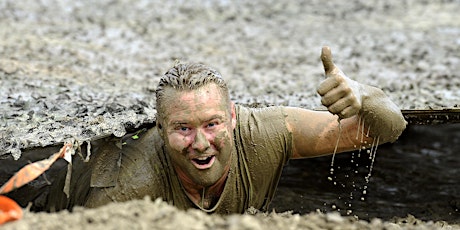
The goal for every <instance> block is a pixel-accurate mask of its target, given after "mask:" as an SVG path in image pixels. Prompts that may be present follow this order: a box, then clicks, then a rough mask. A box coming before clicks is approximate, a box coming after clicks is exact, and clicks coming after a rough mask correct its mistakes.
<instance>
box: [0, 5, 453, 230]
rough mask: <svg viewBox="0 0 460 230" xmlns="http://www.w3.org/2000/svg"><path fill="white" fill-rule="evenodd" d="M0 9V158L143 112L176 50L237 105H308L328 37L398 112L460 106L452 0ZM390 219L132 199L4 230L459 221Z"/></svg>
mask: <svg viewBox="0 0 460 230" xmlns="http://www.w3.org/2000/svg"><path fill="white" fill-rule="evenodd" d="M0 9H1V10H0V119H1V123H0V156H1V155H2V154H13V156H15V157H20V155H21V149H24V148H28V147H36V146H47V145H50V144H55V143H61V142H63V141H64V140H67V139H71V138H72V139H77V140H80V141H84V140H89V139H92V138H95V137H99V136H104V135H110V134H114V135H116V136H122V135H123V134H125V133H126V130H129V129H132V128H136V127H138V126H140V125H142V124H145V123H152V122H154V115H155V112H156V110H155V102H154V94H153V91H154V90H155V87H156V83H157V82H158V79H159V76H160V75H161V74H162V73H164V72H165V71H166V70H167V69H168V68H169V67H170V66H172V65H173V64H174V62H175V61H176V60H180V61H183V62H185V61H196V62H202V63H206V64H209V65H211V66H213V67H215V68H216V69H218V70H219V71H220V72H221V73H222V74H223V76H224V78H225V79H226V80H227V81H228V83H229V87H230V89H231V94H232V96H233V98H232V99H233V100H234V101H236V102H237V103H240V104H252V103H260V104H262V105H290V106H300V107H304V108H311V109H321V106H320V102H319V97H318V96H317V95H316V93H315V88H316V86H317V85H318V83H319V82H320V81H321V79H322V78H323V70H322V65H321V62H320V60H319V53H320V50H321V46H323V45H329V46H331V48H332V52H333V55H334V57H335V61H336V64H338V65H339V66H340V67H342V69H343V71H344V72H345V73H347V74H348V75H349V76H350V77H351V78H353V79H355V80H358V81H360V82H362V83H367V84H371V85H375V86H378V87H380V88H382V89H383V90H384V91H385V92H386V93H387V94H388V95H389V96H390V97H391V98H392V99H393V100H394V101H395V102H396V103H397V104H398V105H399V106H400V107H401V108H402V109H430V108H435V109H439V108H458V107H459V106H460V105H459V104H460V90H459V89H460V76H459V73H460V39H459V38H460V16H459V14H458V12H459V11H460V1H458V0H450V1H449V0H444V1H436V2H435V1H433V2H431V1H416V0H405V1H399V0H390V1H384V0H381V1H378V0H376V1H364V0H353V1H339V0H333V1H320V0H311V1H263V0H256V1H254V0H252V1H226V0H207V1H198V0H192V1H181V0H174V1H147V0H141V1H128V0H120V1H97V2H93V1H64V0H62V1H58V0H43V1H34V0H25V1H13V0H6V1H2V2H1V3H0ZM457 192H458V191H457ZM146 210H148V211H146ZM400 217H402V218H403V219H402V220H401V221H397V220H395V221H387V220H385V221H383V220H380V219H374V220H371V221H362V220H361V221H358V220H356V219H354V218H351V217H350V218H349V217H343V216H340V215H336V214H334V213H329V214H318V213H311V214H305V215H297V214H295V215H292V214H289V213H283V214H266V213H258V214H249V215H234V216H208V215H204V214H201V213H199V212H195V211H190V212H181V211H178V210H176V209H174V208H173V207H170V206H167V205H166V204H163V203H161V202H155V203H151V202H148V201H133V202H128V203H125V204H111V205H109V206H107V207H102V208H99V209H96V210H85V209H78V210H76V211H75V212H74V213H67V212H62V213H57V214H46V213H26V216H25V217H24V219H23V220H21V221H18V222H16V223H13V224H11V225H7V226H5V228H9V227H10V228H11V229H15V228H17V229H20V228H34V229H35V228H36V227H37V226H43V227H42V228H46V229H48V228H62V226H65V227H66V228H75V229H78V228H90V227H91V228H92V227H96V228H97V227H99V228H120V227H121V226H130V227H132V228H141V229H142V228H152V226H155V227H157V228H160V229H161V228H162V229H172V228H176V227H181V226H187V227H189V228H192V229H208V228H216V229H245V228H248V229H249V228H251V229H252V228H254V229H257V228H265V229H275V228H276V229H278V228H279V226H283V228H286V229H296V228H307V229H308V228H312V229H314V228H333V226H340V227H344V228H350V229H352V228H354V229H361V228H369V229H370V228H372V229H378V228H382V229H383V228H409V229H410V228H422V229H423V228H427V229H429V228H432V227H438V228H440V227H442V226H444V228H455V227H457V228H458V226H455V225H449V223H443V222H439V221H436V222H430V221H420V220H418V219H416V218H413V217H410V216H409V217H406V216H400Z"/></svg>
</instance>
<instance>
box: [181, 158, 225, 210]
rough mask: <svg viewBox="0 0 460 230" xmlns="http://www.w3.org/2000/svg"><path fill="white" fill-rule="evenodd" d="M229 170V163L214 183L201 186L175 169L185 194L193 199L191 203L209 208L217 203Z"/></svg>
mask: <svg viewBox="0 0 460 230" xmlns="http://www.w3.org/2000/svg"><path fill="white" fill-rule="evenodd" d="M229 171H230V165H229V166H228V167H227V168H226V169H225V173H224V175H223V176H222V177H221V178H220V179H219V180H218V181H217V182H216V183H215V184H213V185H211V186H209V187H203V186H201V185H197V184H195V183H193V182H192V181H191V180H190V179H186V178H184V176H183V175H182V176H181V175H180V174H181V173H180V172H179V171H178V170H176V172H177V173H178V177H179V180H180V182H181V184H182V186H183V187H184V189H185V193H186V194H187V196H188V197H189V198H190V200H191V201H193V203H195V204H196V205H197V206H199V207H201V208H203V209H210V208H212V207H213V206H214V205H215V204H216V203H217V201H218V200H219V198H220V195H221V194H222V192H223V191H224V187H225V182H226V181H227V176H228V173H229Z"/></svg>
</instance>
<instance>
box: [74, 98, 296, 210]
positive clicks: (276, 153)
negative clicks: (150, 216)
mask: <svg viewBox="0 0 460 230" xmlns="http://www.w3.org/2000/svg"><path fill="white" fill-rule="evenodd" d="M236 114H237V125H236V128H235V130H234V141H235V146H236V151H234V155H233V156H232V158H231V159H232V161H231V167H230V172H229V174H228V177H227V179H226V183H225V187H224V190H223V192H222V194H221V197H220V198H219V200H218V201H217V203H216V205H214V206H213V207H211V209H209V210H205V209H202V208H201V207H199V206H197V205H195V204H194V203H193V202H192V201H191V200H190V199H189V197H188V196H187V195H186V193H185V190H184V188H183V187H182V185H181V183H180V180H179V178H178V176H177V175H176V172H175V170H174V168H173V167H172V165H171V164H172V163H171V160H170V159H169V156H168V154H167V153H166V152H165V150H164V144H163V140H162V139H161V137H160V135H159V131H158V129H157V128H156V127H154V128H151V129H149V130H147V131H145V132H144V133H139V134H137V135H136V138H127V139H126V140H124V142H123V143H118V144H117V147H114V146H115V145H114V144H112V145H113V146H112V147H110V146H109V147H107V146H105V147H102V148H101V147H99V148H98V149H102V150H101V152H99V153H97V154H98V155H97V156H95V159H93V160H97V161H98V162H97V164H96V165H93V166H91V167H92V169H91V170H89V171H91V176H90V177H91V182H90V187H91V188H90V189H89V191H83V190H82V191H78V190H79V189H78V188H75V191H73V193H81V194H80V195H79V196H78V197H75V198H74V199H76V200H78V201H77V202H75V204H82V205H85V206H87V207H96V206H100V205H103V204H106V203H108V202H111V201H126V200H131V199H142V198H144V197H145V196H150V198H152V199H156V198H162V199H163V200H165V201H167V202H169V203H170V204H172V205H174V206H176V207H178V208H181V209H188V208H200V209H202V210H204V211H207V212H213V213H242V212H244V211H245V210H246V209H248V208H249V207H254V208H257V209H261V210H265V209H266V208H267V207H268V205H269V203H270V201H271V200H272V198H273V196H274V193H275V189H276V187H277V184H278V181H279V178H280V175H281V172H282V170H283V166H284V165H285V164H286V163H287V161H288V159H289V158H290V157H291V154H292V149H291V148H292V136H291V133H290V132H289V131H288V129H287V127H286V123H285V114H284V110H283V108H282V107H267V108H257V109H256V108H246V107H242V106H236ZM120 145H121V148H120ZM117 149H119V150H117ZM104 162H105V163H104ZM118 166H119V167H118ZM114 167H116V169H115V168H114ZM89 171H88V172H86V174H89ZM86 177H88V176H86ZM87 179H88V178H87ZM73 196H75V194H73ZM83 200H84V202H82V201H83Z"/></svg>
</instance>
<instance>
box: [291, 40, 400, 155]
mask: <svg viewBox="0 0 460 230" xmlns="http://www.w3.org/2000/svg"><path fill="white" fill-rule="evenodd" d="M321 60H322V62H323V65H324V70H325V73H326V79H325V80H324V81H323V82H321V84H320V85H319V87H318V90H317V91H318V94H319V95H320V96H321V103H322V104H323V105H324V106H326V107H327V109H328V110H329V112H326V111H324V112H320V111H312V110H306V109H301V108H293V107H287V108H286V113H287V117H286V123H287V126H288V129H289V130H290V131H291V132H292V134H293V142H294V143H293V145H294V146H293V149H294V154H293V158H300V157H315V156H321V155H326V154H331V153H333V152H334V149H335V147H336V143H337V139H338V138H339V136H340V140H339V142H338V146H337V152H344V151H350V150H354V149H358V148H360V147H363V146H364V147H370V146H371V145H372V143H374V144H383V143H386V142H394V141H395V140H396V139H397V138H398V137H399V135H401V133H402V131H403V130H404V129H405V127H406V121H405V120H404V117H403V116H402V113H401V110H400V109H399V108H398V107H397V106H396V105H395V104H394V103H393V102H392V101H391V100H390V99H389V98H388V97H387V96H386V95H385V93H383V91H382V90H380V89H378V88H375V87H372V86H368V85H364V84H360V83H358V82H356V81H353V80H351V79H350V78H348V77H347V76H345V74H344V73H343V72H342V71H341V70H340V69H339V68H338V67H337V66H336V65H335V64H334V63H333V62H332V55H331V51H330V49H329V47H323V49H322V52H321ZM340 130H341V131H340ZM339 133H340V134H339ZM377 142H378V143H377Z"/></svg>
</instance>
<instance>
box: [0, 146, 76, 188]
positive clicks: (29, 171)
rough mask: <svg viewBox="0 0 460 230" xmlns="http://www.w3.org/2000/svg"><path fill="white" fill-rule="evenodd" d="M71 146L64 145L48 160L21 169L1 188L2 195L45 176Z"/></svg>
mask: <svg viewBox="0 0 460 230" xmlns="http://www.w3.org/2000/svg"><path fill="white" fill-rule="evenodd" d="M71 147H72V145H71V144H66V145H64V146H63V147H62V148H61V150H59V152H57V153H55V154H53V155H51V157H49V158H48V159H44V160H41V161H37V162H34V163H30V164H28V165H26V166H24V167H23V168H21V169H20V170H19V171H18V172H17V173H16V174H14V176H13V177H11V178H10V179H9V180H8V181H7V182H6V183H5V184H4V185H3V186H2V187H0V194H5V193H8V192H11V191H13V190H15V189H17V188H20V187H21V186H23V185H25V184H27V183H29V182H31V181H33V180H35V178H37V177H38V176H40V175H41V174H43V173H44V172H45V171H46V170H48V169H49V168H50V166H51V165H52V164H53V163H54V162H55V161H56V160H57V159H58V158H62V157H64V155H65V153H66V151H67V148H71Z"/></svg>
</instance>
